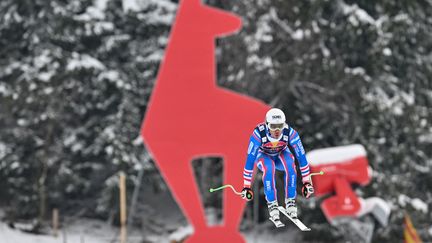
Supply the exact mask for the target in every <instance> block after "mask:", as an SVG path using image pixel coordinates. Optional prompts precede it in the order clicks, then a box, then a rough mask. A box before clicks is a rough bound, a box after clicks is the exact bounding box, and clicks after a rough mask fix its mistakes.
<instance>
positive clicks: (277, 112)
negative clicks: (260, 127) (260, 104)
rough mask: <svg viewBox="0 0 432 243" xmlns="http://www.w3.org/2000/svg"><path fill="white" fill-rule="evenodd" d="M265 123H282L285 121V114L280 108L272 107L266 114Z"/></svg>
mask: <svg viewBox="0 0 432 243" xmlns="http://www.w3.org/2000/svg"><path fill="white" fill-rule="evenodd" d="M266 123H267V124H283V123H285V114H284V113H283V111H282V110H281V109H278V108H272V109H270V110H269V111H267V114H266Z"/></svg>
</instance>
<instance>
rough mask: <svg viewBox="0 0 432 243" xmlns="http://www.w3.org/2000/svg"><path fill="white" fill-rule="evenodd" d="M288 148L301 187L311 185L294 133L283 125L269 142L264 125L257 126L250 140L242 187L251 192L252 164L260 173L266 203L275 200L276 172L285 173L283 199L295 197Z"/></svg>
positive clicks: (295, 133)
mask: <svg viewBox="0 0 432 243" xmlns="http://www.w3.org/2000/svg"><path fill="white" fill-rule="evenodd" d="M288 146H290V147H291V148H292V149H293V150H294V154H295V158H297V161H298V163H299V167H300V170H301V175H302V181H303V183H305V182H309V181H310V177H309V174H310V169H309V163H308V162H307V160H306V155H305V150H304V148H303V144H302V142H301V140H300V136H299V134H298V133H297V131H296V130H294V129H293V128H292V127H289V126H288V125H287V124H285V125H284V128H283V129H282V132H281V135H280V137H279V138H276V139H275V138H272V137H271V136H270V132H269V130H268V127H267V125H266V124H265V123H261V124H259V125H258V126H257V127H256V128H255V129H254V131H253V133H252V135H251V137H250V139H249V147H248V151H247V159H246V163H245V167H244V171H243V179H244V183H243V184H244V187H247V188H250V187H251V183H252V175H253V169H254V167H255V164H256V165H257V167H258V169H259V170H260V171H261V172H262V173H263V177H262V180H263V184H264V194H265V197H266V200H267V202H269V203H270V202H274V201H276V200H277V197H276V180H275V170H279V171H284V172H285V176H284V188H285V198H295V197H296V183H297V172H296V165H295V159H294V156H293V154H292V153H291V151H290V150H289V148H288Z"/></svg>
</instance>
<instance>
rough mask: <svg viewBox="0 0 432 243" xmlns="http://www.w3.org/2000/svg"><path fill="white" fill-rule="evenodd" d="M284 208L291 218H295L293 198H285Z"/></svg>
mask: <svg viewBox="0 0 432 243" xmlns="http://www.w3.org/2000/svg"><path fill="white" fill-rule="evenodd" d="M285 209H286V212H287V214H288V215H289V216H290V217H291V218H293V219H296V218H297V205H296V202H295V199H294V198H285Z"/></svg>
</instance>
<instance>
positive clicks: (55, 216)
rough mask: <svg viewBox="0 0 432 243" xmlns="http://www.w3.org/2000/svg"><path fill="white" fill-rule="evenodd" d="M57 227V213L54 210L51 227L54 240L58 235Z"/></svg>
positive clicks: (56, 210)
mask: <svg viewBox="0 0 432 243" xmlns="http://www.w3.org/2000/svg"><path fill="white" fill-rule="evenodd" d="M58 226H59V211H58V209H57V208H54V209H53V211H52V227H53V235H54V237H56V238H57V235H58Z"/></svg>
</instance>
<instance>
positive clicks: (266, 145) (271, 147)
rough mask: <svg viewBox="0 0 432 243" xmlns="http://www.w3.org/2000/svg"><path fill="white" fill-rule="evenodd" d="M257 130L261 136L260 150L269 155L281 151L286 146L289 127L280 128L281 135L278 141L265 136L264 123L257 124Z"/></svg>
mask: <svg viewBox="0 0 432 243" xmlns="http://www.w3.org/2000/svg"><path fill="white" fill-rule="evenodd" d="M258 131H259V134H260V136H261V146H260V151H262V152H263V153H266V154H269V155H276V154H279V153H280V152H282V151H283V150H284V149H286V147H287V146H288V133H289V128H286V127H284V128H283V130H282V134H283V136H281V138H280V139H279V141H275V142H270V141H269V140H268V138H267V134H266V131H265V126H264V124H260V125H258Z"/></svg>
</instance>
